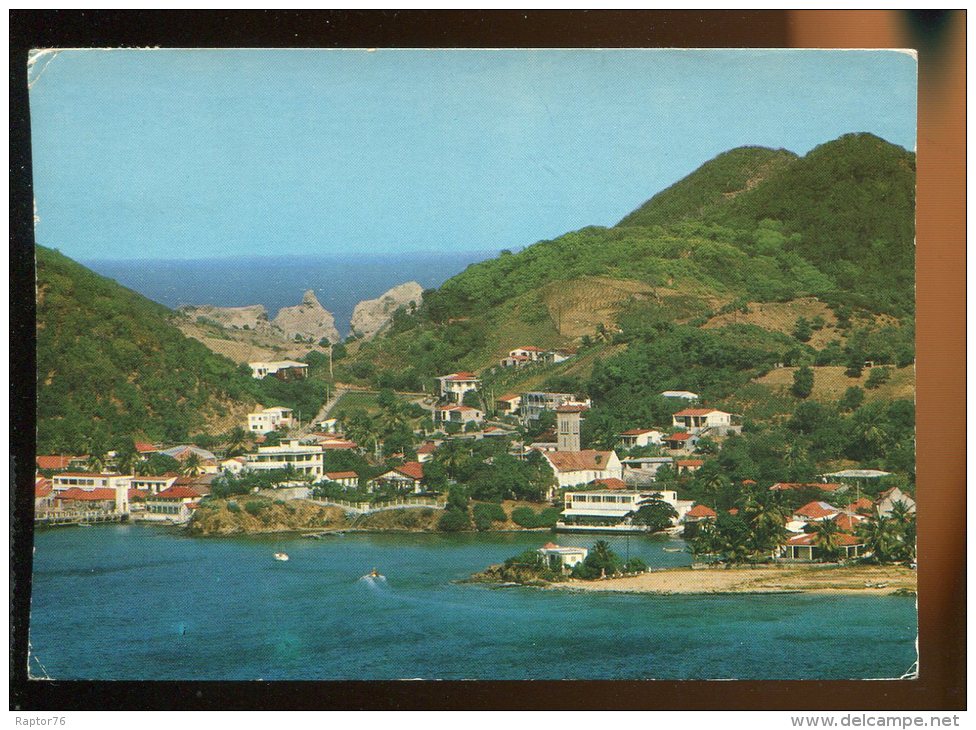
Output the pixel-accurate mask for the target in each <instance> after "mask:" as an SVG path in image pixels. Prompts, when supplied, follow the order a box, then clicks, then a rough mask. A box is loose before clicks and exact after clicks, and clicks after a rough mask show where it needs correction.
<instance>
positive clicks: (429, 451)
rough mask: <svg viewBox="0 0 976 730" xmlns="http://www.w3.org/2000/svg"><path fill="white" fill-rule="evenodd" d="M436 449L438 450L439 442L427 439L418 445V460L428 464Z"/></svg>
mask: <svg viewBox="0 0 976 730" xmlns="http://www.w3.org/2000/svg"><path fill="white" fill-rule="evenodd" d="M435 451H437V443H435V442H434V441H425V442H424V443H422V444H421V445H420V446H418V447H417V461H419V462H420V463H421V464H426V463H427V462H428V461H430V460H431V459H433V458H434V452H435Z"/></svg>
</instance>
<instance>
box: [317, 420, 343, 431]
mask: <svg viewBox="0 0 976 730" xmlns="http://www.w3.org/2000/svg"><path fill="white" fill-rule="evenodd" d="M319 429H320V430H321V431H322V432H323V433H330V434H336V433H339V419H338V418H326V419H325V420H324V421H319Z"/></svg>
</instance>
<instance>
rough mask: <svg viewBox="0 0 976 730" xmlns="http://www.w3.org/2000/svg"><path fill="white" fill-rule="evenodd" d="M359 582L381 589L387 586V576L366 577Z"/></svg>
mask: <svg viewBox="0 0 976 730" xmlns="http://www.w3.org/2000/svg"><path fill="white" fill-rule="evenodd" d="M359 582H360V583H367V584H369V585H372V586H377V587H379V586H381V585H386V576H385V575H364V576H363V577H362V578H360V579H359Z"/></svg>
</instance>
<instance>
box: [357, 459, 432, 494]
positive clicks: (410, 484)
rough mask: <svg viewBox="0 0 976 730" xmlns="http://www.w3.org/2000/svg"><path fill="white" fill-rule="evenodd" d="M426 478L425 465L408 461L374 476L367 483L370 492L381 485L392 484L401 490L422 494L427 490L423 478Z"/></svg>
mask: <svg viewBox="0 0 976 730" xmlns="http://www.w3.org/2000/svg"><path fill="white" fill-rule="evenodd" d="M423 478H424V465H423V464H421V463H420V462H419V461H408V462H407V463H405V464H401V465H400V466H398V467H395V468H393V469H390V471H388V472H385V473H383V474H380V475H379V476H377V477H373V478H372V479H370V480H369V481H368V482H367V483H366V487H367V489H368V490H369V491H370V492H373V491H375V490H376V489H377V488H379V487H384V486H387V487H388V486H392V487H395V488H396V489H397V490H398V491H401V492H413V493H414V494H421V493H423V492H425V491H426V489H425V488H424V485H423V484H422V480H423Z"/></svg>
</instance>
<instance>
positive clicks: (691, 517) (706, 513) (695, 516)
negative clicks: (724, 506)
mask: <svg viewBox="0 0 976 730" xmlns="http://www.w3.org/2000/svg"><path fill="white" fill-rule="evenodd" d="M716 517H718V515H717V514H716V513H715V510H713V509H712V508H711V507H706V506H705V505H703V504H696V505H695V506H694V507H692V508H691V509H690V510H688V512H687V513H686V514H685V521H686V522H697V521H698V520H714V519H715V518H716Z"/></svg>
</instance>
